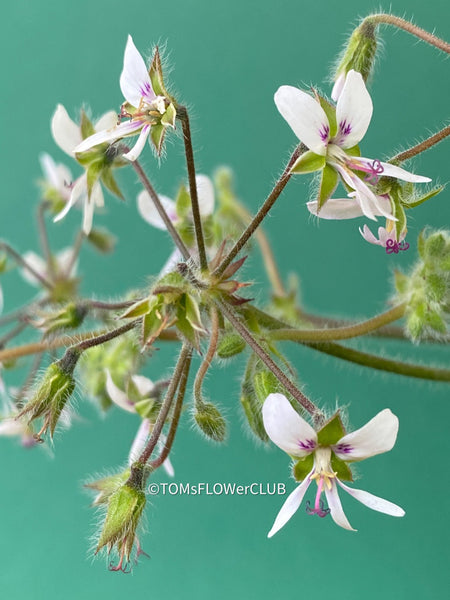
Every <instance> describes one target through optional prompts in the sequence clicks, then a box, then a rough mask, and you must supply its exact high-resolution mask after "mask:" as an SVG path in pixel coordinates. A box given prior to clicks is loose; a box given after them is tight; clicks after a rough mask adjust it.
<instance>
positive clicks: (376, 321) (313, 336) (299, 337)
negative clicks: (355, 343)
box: [271, 304, 406, 342]
mask: <svg viewBox="0 0 450 600" xmlns="http://www.w3.org/2000/svg"><path fill="white" fill-rule="evenodd" d="M405 308H406V305H405V304H398V305H397V306H394V307H393V308H391V309H390V310H387V311H386V312H384V313H381V314H379V315H377V316H376V317H373V318H372V319H368V320H367V321H362V322H361V323H355V324H354V325H348V326H346V327H331V328H329V329H325V328H324V329H291V328H287V329H276V330H274V331H273V332H272V333H271V339H272V340H291V341H296V342H325V341H330V340H346V339H350V338H354V337H358V336H361V335H367V334H369V333H372V332H373V331H375V330H377V329H379V328H380V327H383V326H384V325H387V324H389V323H392V322H394V321H397V320H398V319H401V318H402V317H403V316H404V314H405Z"/></svg>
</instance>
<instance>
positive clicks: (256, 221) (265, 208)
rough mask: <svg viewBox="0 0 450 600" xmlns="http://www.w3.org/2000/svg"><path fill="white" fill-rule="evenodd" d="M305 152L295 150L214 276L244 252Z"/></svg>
mask: <svg viewBox="0 0 450 600" xmlns="http://www.w3.org/2000/svg"><path fill="white" fill-rule="evenodd" d="M304 151H305V148H304V147H303V146H301V145H300V146H297V148H296V149H295V150H294V152H293V154H292V156H291V158H290V159H289V162H288V164H287V165H286V168H285V169H284V171H283V173H282V174H281V177H280V178H279V179H278V181H277V183H276V184H275V186H274V188H273V190H272V191H271V192H270V194H269V195H268V196H267V198H266V200H265V202H264V204H263V205H262V206H261V208H260V209H259V210H258V212H257V213H256V215H255V216H254V217H253V219H252V221H251V222H250V223H249V224H248V227H247V228H246V229H245V231H244V232H243V233H242V234H241V236H240V238H239V239H238V240H237V242H236V243H235V244H234V246H233V247H232V248H231V250H230V252H229V253H228V255H227V256H226V257H225V258H224V259H223V261H222V263H221V264H220V265H219V266H218V267H217V269H216V270H215V272H214V275H216V276H220V275H221V274H222V273H223V272H224V271H225V269H226V268H227V267H228V265H229V264H230V263H231V262H232V261H233V260H234V258H235V257H236V256H237V255H238V254H239V252H240V251H241V250H242V248H243V247H244V246H245V244H246V243H247V242H248V241H249V239H250V238H251V237H252V235H253V233H254V232H255V231H256V230H257V229H258V227H259V226H260V225H261V223H262V222H263V220H264V218H265V217H266V216H267V215H268V213H269V211H270V209H271V208H272V206H273V205H274V204H275V202H276V201H277V199H278V198H279V196H280V194H281V192H282V191H283V190H284V188H285V187H286V185H287V183H288V181H289V179H290V178H291V168H292V166H293V165H294V163H295V161H296V160H297V159H298V157H299V156H300V155H301V154H302V153H303V152H304Z"/></svg>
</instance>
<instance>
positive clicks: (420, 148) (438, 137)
mask: <svg viewBox="0 0 450 600" xmlns="http://www.w3.org/2000/svg"><path fill="white" fill-rule="evenodd" d="M449 135H450V125H447V127H444V128H443V129H441V130H440V131H438V132H437V133H435V134H434V135H432V136H430V137H429V138H427V139H426V140H423V142H420V143H419V144H416V145H415V146H413V147H412V148H408V150H404V151H403V152H400V153H399V154H396V155H395V156H394V157H393V158H391V162H394V163H395V162H400V163H401V162H403V161H405V160H409V159H410V158H413V156H417V155H418V154H420V153H421V152H425V150H428V149H429V148H431V147H432V146H435V145H436V144H439V142H442V140H444V139H445V138H446V137H448V136H449Z"/></svg>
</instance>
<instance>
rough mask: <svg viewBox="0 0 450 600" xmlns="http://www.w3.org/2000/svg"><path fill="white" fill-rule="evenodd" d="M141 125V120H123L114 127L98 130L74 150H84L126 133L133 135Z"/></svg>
mask: <svg viewBox="0 0 450 600" xmlns="http://www.w3.org/2000/svg"><path fill="white" fill-rule="evenodd" d="M142 126H143V123H142V121H124V122H123V123H120V124H119V125H116V126H115V127H111V128H110V129H104V130H103V131H98V132H97V133H94V134H93V135H91V136H89V137H88V138H86V139H85V140H83V141H82V142H81V143H80V144H78V146H77V147H76V148H75V152H86V150H90V149H91V148H93V147H94V146H98V145H99V144H105V143H106V142H115V141H116V140H119V139H120V138H123V137H126V136H128V135H134V134H136V133H137V132H138V131H139V129H141V128H142Z"/></svg>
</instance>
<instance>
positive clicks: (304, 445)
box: [298, 440, 316, 450]
mask: <svg viewBox="0 0 450 600" xmlns="http://www.w3.org/2000/svg"><path fill="white" fill-rule="evenodd" d="M298 446H299V448H300V449H301V450H314V448H315V447H316V442H315V441H314V440H306V441H305V442H302V441H299V442H298Z"/></svg>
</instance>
